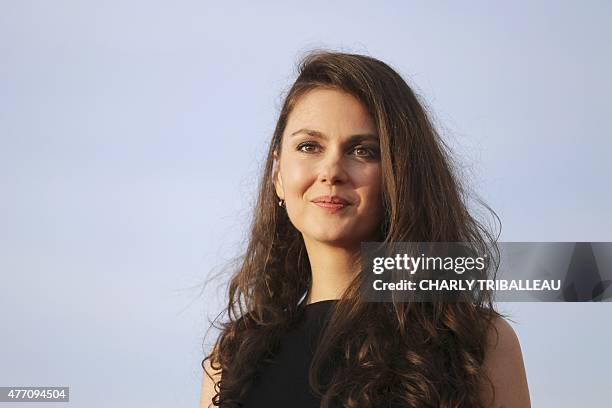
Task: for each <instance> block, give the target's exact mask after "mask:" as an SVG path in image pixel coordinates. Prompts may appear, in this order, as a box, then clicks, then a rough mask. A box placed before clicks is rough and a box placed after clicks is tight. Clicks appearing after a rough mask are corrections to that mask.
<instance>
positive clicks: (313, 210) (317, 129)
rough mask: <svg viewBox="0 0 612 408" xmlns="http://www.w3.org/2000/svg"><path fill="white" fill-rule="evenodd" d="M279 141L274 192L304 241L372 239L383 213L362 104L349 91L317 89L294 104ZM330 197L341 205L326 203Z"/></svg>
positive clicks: (373, 139)
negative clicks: (279, 147)
mask: <svg viewBox="0 0 612 408" xmlns="http://www.w3.org/2000/svg"><path fill="white" fill-rule="evenodd" d="M281 143H282V145H281V154H280V161H278V162H277V163H276V164H277V166H276V168H275V176H274V183H275V188H276V193H277V195H278V196H279V197H280V198H282V199H284V200H285V205H286V208H287V213H288V215H289V219H290V220H291V222H292V223H293V225H294V226H295V227H296V228H297V229H298V230H299V231H300V232H301V233H302V235H303V237H304V240H305V241H308V240H315V241H319V242H325V243H328V244H331V245H335V246H342V247H355V246H359V244H360V242H361V241H368V240H370V238H371V237H372V234H373V233H374V232H375V231H376V230H377V229H378V227H379V225H380V222H381V217H382V204H381V169H380V148H379V141H378V136H377V134H376V128H375V126H374V123H373V121H372V118H371V117H370V115H369V114H368V112H367V110H366V108H365V106H364V105H363V104H362V103H361V102H360V101H359V100H357V99H356V98H355V97H353V96H352V95H350V94H348V93H345V92H342V91H338V90H330V89H321V88H315V89H313V90H311V91H309V92H307V93H306V94H305V95H303V96H302V97H300V98H299V100H298V101H297V103H296V104H295V106H294V108H293V110H292V111H291V113H290V114H289V118H288V122H287V126H286V127H285V131H284V133H283V137H282V142H281ZM277 157H278V156H277ZM334 196H335V197H334ZM330 198H332V200H331V201H342V202H343V203H344V205H337V204H336V205H334V204H333V203H332V204H329V203H328V204H326V203H324V202H325V201H327V202H329V201H330ZM335 198H339V200H333V199H335ZM317 200H319V201H323V202H319V203H316V202H315V201H317Z"/></svg>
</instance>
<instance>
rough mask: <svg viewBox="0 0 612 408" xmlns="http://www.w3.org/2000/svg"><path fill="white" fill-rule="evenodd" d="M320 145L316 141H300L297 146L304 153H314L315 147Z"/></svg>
mask: <svg viewBox="0 0 612 408" xmlns="http://www.w3.org/2000/svg"><path fill="white" fill-rule="evenodd" d="M318 146H319V145H318V144H317V143H314V142H304V143H300V144H299V145H298V146H297V147H296V150H297V151H300V152H303V153H314V149H315V148H316V147H318Z"/></svg>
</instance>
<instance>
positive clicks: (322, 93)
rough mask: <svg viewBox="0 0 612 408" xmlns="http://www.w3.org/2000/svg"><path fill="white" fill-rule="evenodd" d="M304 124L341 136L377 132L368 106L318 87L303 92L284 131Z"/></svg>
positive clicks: (340, 93) (353, 98) (339, 92)
mask: <svg viewBox="0 0 612 408" xmlns="http://www.w3.org/2000/svg"><path fill="white" fill-rule="evenodd" d="M302 127H308V128H311V129H316V130H318V131H321V132H323V133H327V134H332V135H334V134H336V135H339V136H342V135H345V134H355V133H373V132H375V131H376V128H375V126H374V123H373V120H372V118H371V116H370V114H369V113H368V111H367V109H366V107H365V106H364V105H363V104H362V103H361V102H360V101H359V100H358V99H357V98H355V97H354V96H353V95H351V94H349V93H347V92H344V91H340V90H335V89H322V88H315V89H312V90H310V91H308V92H307V93H306V94H304V95H302V96H301V97H300V98H299V99H298V100H297V102H296V104H295V106H294V107H293V110H292V111H291V113H290V114H289V119H288V122H287V126H286V128H285V132H284V133H285V134H291V133H292V132H294V131H295V130H298V129H300V128H302Z"/></svg>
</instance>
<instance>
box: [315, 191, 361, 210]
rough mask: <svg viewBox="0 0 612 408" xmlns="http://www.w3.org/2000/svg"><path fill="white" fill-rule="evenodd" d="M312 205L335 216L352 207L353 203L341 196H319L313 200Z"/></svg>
mask: <svg viewBox="0 0 612 408" xmlns="http://www.w3.org/2000/svg"><path fill="white" fill-rule="evenodd" d="M312 203H313V204H314V205H316V206H317V207H321V208H323V209H325V210H327V211H328V212H330V213H332V214H334V213H336V212H337V211H340V210H342V209H344V208H346V207H348V206H350V205H351V202H350V201H349V200H347V199H346V198H343V197H340V196H329V195H326V196H319V197H317V198H315V199H314V200H312Z"/></svg>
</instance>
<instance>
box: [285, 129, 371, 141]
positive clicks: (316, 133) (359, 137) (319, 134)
mask: <svg viewBox="0 0 612 408" xmlns="http://www.w3.org/2000/svg"><path fill="white" fill-rule="evenodd" d="M299 133H306V134H307V135H309V136H313V137H318V138H321V139H328V136H327V135H326V134H325V133H323V132H320V131H318V130H312V129H306V128H304V129H300V130H296V131H295V132H293V133H291V136H295V135H297V134H299ZM348 140H349V142H362V141H366V140H372V141H374V142H378V140H379V138H378V135H375V134H374V133H363V134H357V135H351V136H349V138H348Z"/></svg>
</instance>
